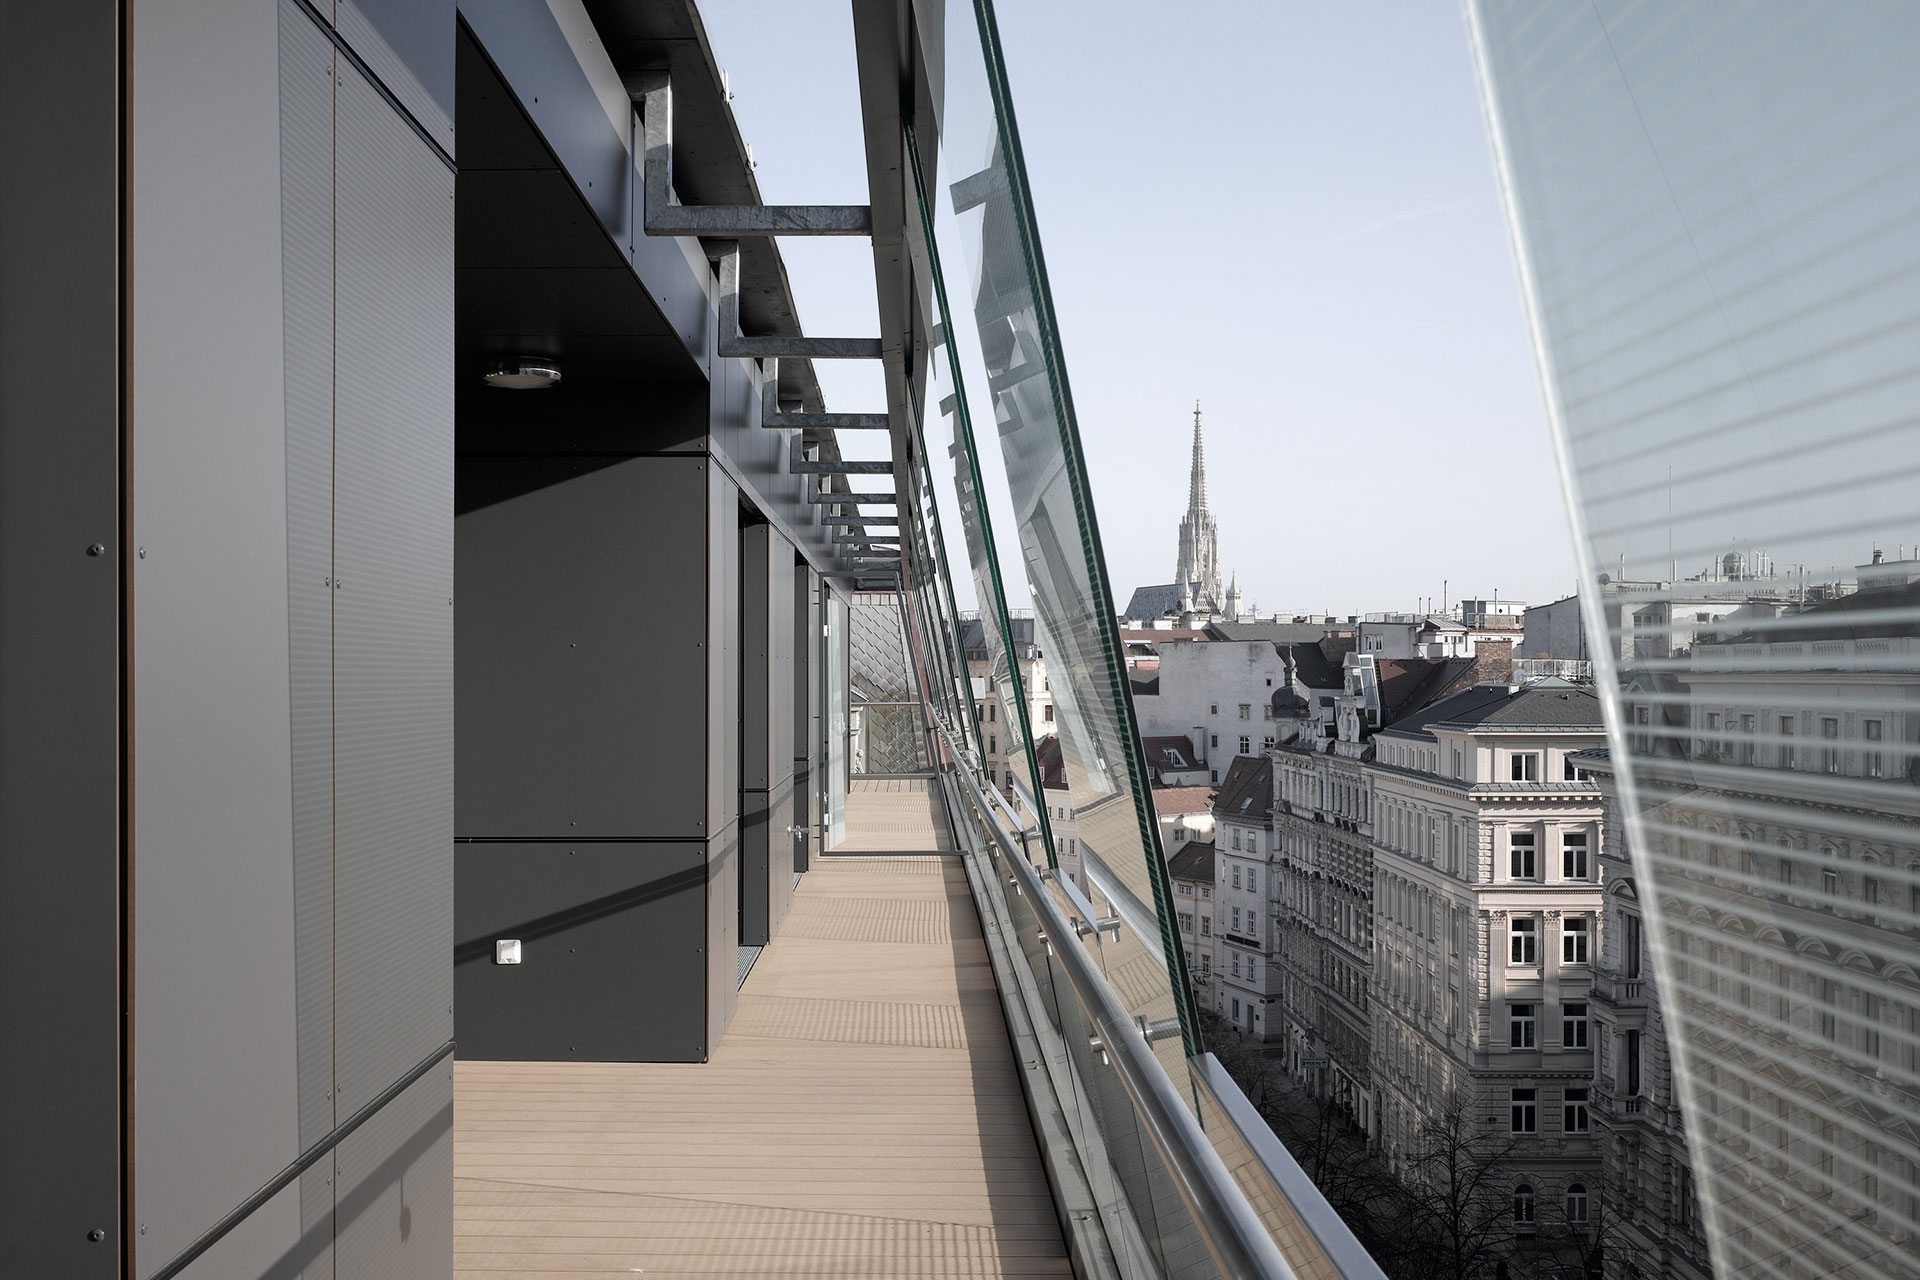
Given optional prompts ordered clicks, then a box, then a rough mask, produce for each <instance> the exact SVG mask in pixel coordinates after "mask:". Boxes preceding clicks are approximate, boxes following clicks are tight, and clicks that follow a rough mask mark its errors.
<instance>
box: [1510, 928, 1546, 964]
mask: <svg viewBox="0 0 1920 1280" xmlns="http://www.w3.org/2000/svg"><path fill="white" fill-rule="evenodd" d="M1539 926H1540V922H1539V921H1538V920H1535V919H1534V918H1533V917H1532V916H1522V917H1520V918H1519V919H1516V920H1514V921H1512V924H1511V938H1510V941H1511V946H1510V947H1509V948H1508V954H1507V959H1508V960H1509V961H1511V962H1512V963H1514V964H1539V963H1540V947H1539V942H1540V933H1539Z"/></svg>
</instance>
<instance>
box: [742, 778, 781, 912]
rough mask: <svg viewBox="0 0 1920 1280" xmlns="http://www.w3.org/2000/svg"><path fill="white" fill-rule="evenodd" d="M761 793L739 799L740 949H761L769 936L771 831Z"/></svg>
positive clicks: (767, 800)
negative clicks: (741, 947)
mask: <svg viewBox="0 0 1920 1280" xmlns="http://www.w3.org/2000/svg"><path fill="white" fill-rule="evenodd" d="M772 799H773V797H772V796H770V795H769V794H768V793H767V792H765V791H746V792H742V793H741V796H740V862H739V866H740V925H739V929H740V933H739V943H740V945H741V946H743V947H763V946H765V945H766V944H767V943H768V942H769V941H770V940H771V939H772V937H773V930H772V920H771V910H770V908H771V905H772V904H771V898H772V887H771V886H772V880H771V872H770V869H769V868H770V862H771V859H770V856H769V855H770V853H771V842H772V829H771V827H770V826H769V823H770V821H771V817H772V815H771V813H770V812H769V804H770V802H771V801H772Z"/></svg>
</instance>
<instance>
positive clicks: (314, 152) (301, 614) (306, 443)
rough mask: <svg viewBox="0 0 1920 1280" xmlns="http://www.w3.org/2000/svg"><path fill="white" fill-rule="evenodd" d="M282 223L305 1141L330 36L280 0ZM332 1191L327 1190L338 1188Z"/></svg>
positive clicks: (320, 918) (320, 799) (320, 603)
mask: <svg viewBox="0 0 1920 1280" xmlns="http://www.w3.org/2000/svg"><path fill="white" fill-rule="evenodd" d="M279 8H280V147H281V152H280V225H281V232H280V235H281V243H282V246H283V255H284V266H283V274H282V282H281V289H282V294H283V297H284V307H285V321H284V323H285V326H286V330H285V334H286V336H285V351H286V356H285V360H286V388H287V402H286V424H287V478H286V488H287V637H288V651H287V668H288V680H289V685H290V687H291V690H292V701H291V703H290V712H291V730H292V751H293V904H294V908H293V914H294V924H293V927H294V1003H295V1012H296V1018H297V1022H298V1025H299V1058H300V1142H301V1144H302V1145H303V1146H304V1145H306V1144H307V1143H310V1142H314V1141H316V1140H317V1139H319V1138H320V1137H322V1136H323V1135H325V1134H326V1133H327V1132H328V1131H329V1130H331V1129H332V1128H333V1126H334V1115H335V1112H334V1106H333V1100H332V1094H333V887H334V886H333V585H332V578H333V90H334V83H333V82H334V47H333V42H332V41H330V40H328V39H327V37H326V34H325V33H324V32H323V31H321V30H320V28H319V27H317V26H316V25H315V24H314V22H313V20H312V19H311V18H309V17H308V16H307V14H306V13H305V12H304V11H303V10H302V9H301V8H300V7H299V6H298V5H296V4H294V3H293V0H281V3H280V6H279ZM331 1198H332V1193H331V1191H330V1190H329V1192H328V1199H329V1201H331Z"/></svg>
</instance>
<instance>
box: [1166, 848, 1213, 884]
mask: <svg viewBox="0 0 1920 1280" xmlns="http://www.w3.org/2000/svg"><path fill="white" fill-rule="evenodd" d="M1213 855H1214V845H1213V841H1211V840H1206V841H1201V840H1189V841H1188V842H1187V843H1186V844H1184V845H1181V846H1180V852H1178V853H1176V854H1174V855H1173V857H1171V858H1169V859H1167V875H1168V876H1170V877H1171V878H1173V879H1175V880H1187V881H1194V882H1197V883H1200V884H1212V883H1213Z"/></svg>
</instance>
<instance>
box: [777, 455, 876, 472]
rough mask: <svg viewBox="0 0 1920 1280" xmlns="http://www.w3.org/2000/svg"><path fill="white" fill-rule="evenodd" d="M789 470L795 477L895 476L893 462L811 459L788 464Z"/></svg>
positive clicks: (797, 460) (796, 460)
mask: <svg viewBox="0 0 1920 1280" xmlns="http://www.w3.org/2000/svg"><path fill="white" fill-rule="evenodd" d="M787 468H788V470H790V471H792V472H793V473H794V474H795V475H816V476H890V475H892V474H893V463H891V462H848V461H846V460H844V459H842V460H841V461H839V462H819V461H815V460H814V459H811V458H798V459H795V460H794V461H792V462H789V463H788V464H787Z"/></svg>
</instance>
